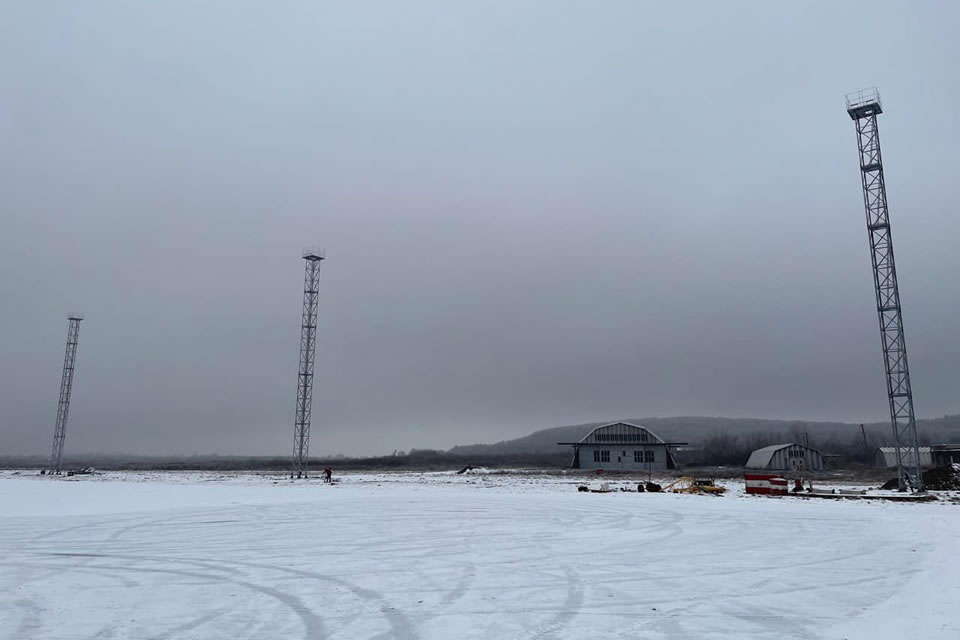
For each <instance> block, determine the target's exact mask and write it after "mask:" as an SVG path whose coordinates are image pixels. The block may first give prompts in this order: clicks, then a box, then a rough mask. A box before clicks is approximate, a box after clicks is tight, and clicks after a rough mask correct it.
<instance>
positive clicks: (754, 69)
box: [0, 1, 960, 454]
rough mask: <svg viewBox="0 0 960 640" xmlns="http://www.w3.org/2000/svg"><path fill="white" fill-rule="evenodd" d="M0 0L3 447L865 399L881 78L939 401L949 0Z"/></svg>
mask: <svg viewBox="0 0 960 640" xmlns="http://www.w3.org/2000/svg"><path fill="white" fill-rule="evenodd" d="M461 4H462V5H463V6H452V5H451V3H442V2H416V1H411V2H403V3H390V2H368V3H362V2H343V3H292V2H291V3H281V4H280V5H279V6H278V5H270V6H267V5H263V4H261V3H236V2H223V3H205V4H203V5H202V6H199V5H187V4H174V5H172V4H169V3H168V4H155V5H152V4H147V3H136V4H131V3H123V2H105V3H97V4H95V5H84V6H83V7H79V6H72V5H64V6H57V7H52V6H49V5H43V6H40V5H39V4H36V3H27V2H22V3H8V4H7V5H6V6H5V8H4V13H5V19H4V20H3V21H0V22H2V26H0V193H2V194H3V198H2V202H0V212H2V223H0V299H2V300H3V313H2V315H0V336H2V339H0V449H2V450H3V451H5V452H11V453H39V452H44V451H46V450H47V449H48V447H49V440H50V438H51V436H52V430H53V419H54V416H55V402H56V390H57V384H58V381H59V375H60V366H61V362H62V357H63V340H64V337H65V331H66V318H65V316H66V314H67V312H69V311H71V310H74V309H77V310H82V311H83V312H85V313H86V315H87V320H86V321H85V322H84V325H83V328H82V330H81V336H80V345H79V354H78V372H77V378H76V386H75V392H74V401H73V406H72V411H71V417H70V425H69V427H68V435H67V451H68V452H70V451H74V452H79V451H124V452H136V453H193V452H214V451H216V452H219V453H278V454H285V453H287V452H288V451H289V449H290V446H291V442H292V422H293V412H294V406H293V405H294V397H295V384H296V365H297V346H298V339H299V313H300V303H301V283H302V264H301V261H300V260H299V251H300V249H301V247H303V246H306V245H314V244H319V245H322V246H325V247H326V248H327V251H328V256H329V260H328V261H327V262H325V263H324V271H323V276H322V281H321V297H320V332H319V343H318V366H317V379H316V392H315V400H314V437H313V441H312V447H311V450H312V451H313V452H315V453H336V452H343V453H379V452H389V451H391V450H393V449H395V448H403V449H406V448H409V447H411V446H413V447H425V446H443V447H446V446H450V445H453V444H457V443H464V442H473V441H493V440H497V439H501V438H505V437H512V436H514V435H519V434H522V433H525V432H528V431H530V430H532V429H534V428H539V427H543V426H552V425H556V424H564V423H574V422H580V421H588V420H601V419H605V418H614V417H621V416H636V415H674V414H709V415H728V416H741V415H749V416H764V417H783V418H807V419H844V420H859V421H864V420H880V419H883V418H884V416H885V412H886V398H885V391H884V382H883V371H882V361H881V357H880V353H879V336H878V335H877V327H876V318H875V313H874V301H873V293H872V290H871V286H872V282H871V276H870V270H869V257H868V253H867V245H866V238H865V234H866V232H865V229H864V222H863V214H862V210H861V207H862V201H861V195H860V190H859V189H860V187H859V177H858V172H857V167H856V147H855V140H854V134H853V125H852V123H851V122H850V121H849V119H848V118H847V116H846V114H845V113H844V110H843V102H842V96H843V94H844V93H845V92H847V91H851V90H854V89H858V88H861V87H862V86H870V85H878V86H879V87H880V89H881V91H882V93H883V95H884V97H885V104H886V107H887V112H886V113H885V114H884V115H883V116H882V122H881V135H882V138H883V144H884V152H885V156H884V159H885V163H886V167H887V182H888V189H889V193H890V205H891V215H892V219H893V225H894V229H893V231H894V237H895V240H896V249H897V258H898V261H899V271H900V277H901V286H902V290H903V302H904V317H905V323H906V329H907V339H908V345H909V349H910V355H911V364H912V366H913V374H914V387H915V390H916V405H917V409H918V413H919V414H920V415H922V416H935V415H940V414H944V413H948V412H956V411H957V410H958V409H960V405H958V404H957V402H956V400H955V389H956V385H957V383H958V381H960V364H957V363H958V362H960V357H958V356H960V353H958V346H957V342H956V340H954V339H953V334H954V333H955V331H954V326H953V325H954V322H953V321H952V319H953V318H954V317H955V316H956V314H957V312H958V311H960V296H958V293H957V290H956V287H953V286H951V285H952V282H953V276H954V274H955V273H956V271H957V266H958V261H957V258H956V256H955V253H954V251H953V247H952V243H951V241H950V238H951V237H954V236H955V235H957V233H958V232H960V220H958V217H957V216H956V215H955V214H956V212H955V211H954V209H955V206H954V204H953V200H952V197H951V196H952V193H951V192H950V191H951V187H952V185H953V183H954V182H955V176H956V174H957V160H956V153H955V151H954V149H955V147H956V143H957V140H958V125H957V119H956V118H955V117H954V116H953V115H952V109H953V107H954V105H955V104H956V103H957V98H958V89H957V84H956V82H955V81H953V76H954V75H955V73H954V69H953V65H954V62H955V61H956V60H957V59H960V45H958V44H957V42H956V39H955V38H954V37H953V33H952V25H955V24H957V21H958V19H960V10H958V8H957V7H956V6H955V5H953V4H948V3H941V4H936V3H909V4H907V3H877V2H860V3H843V4H836V3H827V2H823V3H816V4H813V5H798V4H796V3H762V4H761V3H683V4H679V5H678V4H671V5H669V6H668V5H663V6H648V5H646V4H644V3H634V2H607V3H601V4H600V5H599V6H587V5H586V4H584V3H573V2H571V3H557V2H545V1H544V2H526V3H519V4H518V3H461Z"/></svg>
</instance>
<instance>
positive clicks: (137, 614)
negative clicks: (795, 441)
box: [0, 472, 960, 640]
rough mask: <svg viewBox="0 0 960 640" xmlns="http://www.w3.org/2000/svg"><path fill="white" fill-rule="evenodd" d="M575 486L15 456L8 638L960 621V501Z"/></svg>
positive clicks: (737, 629)
mask: <svg viewBox="0 0 960 640" xmlns="http://www.w3.org/2000/svg"><path fill="white" fill-rule="evenodd" d="M577 483H578V482H577V480H576V479H574V478H565V477H563V476H554V477H550V476H539V475H533V474H526V475H525V474H508V475H502V474H489V475H485V474H474V475H464V476H457V475H453V474H383V475H348V476H345V477H343V478H342V481H341V482H340V483H339V484H337V485H334V486H325V485H323V484H321V483H320V482H319V481H311V482H310V483H309V484H306V483H299V484H296V485H292V484H290V483H289V482H288V481H285V480H282V479H281V478H279V477H274V478H270V477H264V476H255V475H216V474H161V473H158V474H106V475H103V476H97V477H82V478H70V479H56V480H55V479H51V478H41V477H38V476H32V475H31V476H27V475H17V474H14V473H13V472H0V565H2V566H0V638H4V639H5V638H10V639H16V640H25V639H29V640H54V639H56V640H61V639H63V640H66V639H69V640H76V639H81V638H90V639H93V638H99V639H108V638H114V639H130V640H141V639H143V640H146V639H156V640H160V639H165V640H167V639H169V640H181V639H183V640H185V639H188V638H193V639H204V640H209V639H214V638H222V639H231V640H234V639H244V638H251V639H253V638H256V639H258V640H264V639H271V638H283V639H284V640H290V639H300V638H304V639H306V638H344V639H354V638H382V639H386V638H424V639H428V638H436V639H458V640H459V639H464V638H484V639H490V638H508V639H513V638H524V639H531V640H532V639H535V638H591V639H594V638H631V639H632V638H682V639H687V638H690V639H697V640H703V639H709V638H725V639H726V638H731V639H734V638H735V639H737V640H741V639H747V638H771V639H773V638H776V639H783V638H831V639H840V638H848V639H850V640H853V639H855V638H864V639H866V638H870V639H872V640H875V639H878V638H898V639H903V638H923V639H925V640H930V639H933V638H950V639H956V638H960V607H958V603H960V506H957V505H955V504H943V503H937V504H922V505H921V504H913V505H911V504H892V503H853V502H834V501H816V500H803V499H799V498H792V497H791V498H763V497H747V496H743V495H742V493H740V490H735V491H731V492H730V493H728V494H727V495H725V496H723V497H720V498H715V497H707V496H685V495H665V494H635V493H612V494H582V493H577V492H576V489H575V487H576V484H577ZM593 484H594V485H596V484H597V483H596V482H593ZM614 484H618V483H614ZM624 484H625V483H624ZM731 486H737V485H736V483H734V484H732V485H731Z"/></svg>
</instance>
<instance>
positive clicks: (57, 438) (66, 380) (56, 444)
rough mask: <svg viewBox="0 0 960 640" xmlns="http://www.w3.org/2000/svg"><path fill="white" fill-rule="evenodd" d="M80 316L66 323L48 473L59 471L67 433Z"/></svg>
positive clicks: (71, 318) (57, 472)
mask: <svg viewBox="0 0 960 640" xmlns="http://www.w3.org/2000/svg"><path fill="white" fill-rule="evenodd" d="M82 319H83V318H82V317H80V316H70V317H69V318H68V321H69V324H68V325H67V351H66V354H64V356H63V376H62V377H61V378H60V401H59V402H58V403H57V425H56V427H55V428H54V431H53V450H52V451H51V452H50V473H53V474H59V473H60V461H61V458H62V457H63V441H64V439H65V438H66V435H67V416H68V415H69V413H70V392H71V391H72V390H73V372H74V368H75V364H76V361H77V341H78V340H79V338H80V321H81V320H82Z"/></svg>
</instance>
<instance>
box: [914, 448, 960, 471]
mask: <svg viewBox="0 0 960 640" xmlns="http://www.w3.org/2000/svg"><path fill="white" fill-rule="evenodd" d="M921 457H922V455H921ZM930 457H931V460H932V462H933V465H934V466H937V467H949V466H951V465H954V464H960V444H935V445H933V446H932V447H930Z"/></svg>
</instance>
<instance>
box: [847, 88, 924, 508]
mask: <svg viewBox="0 0 960 640" xmlns="http://www.w3.org/2000/svg"><path fill="white" fill-rule="evenodd" d="M847 113H848V114H850V118H851V119H852V120H853V121H854V124H856V128H857V145H858V147H859V149H860V177H861V182H862V184H863V203H864V208H865V209H866V214H867V235H868V237H869V240H870V257H871V259H872V261H873V284H874V286H875V289H876V294H877V313H878V314H879V317H880V339H881V342H882V344H883V364H884V367H885V368H886V372H887V397H888V399H889V403H890V421H891V423H892V426H893V437H894V443H895V446H896V451H897V471H898V478H899V484H900V490H901V491H905V490H906V489H907V487H908V485H909V486H910V487H912V488H913V489H914V490H917V491H920V490H922V489H923V475H922V473H921V469H920V450H919V447H918V443H917V425H916V421H915V418H914V413H913V391H912V389H911V388H910V369H909V367H908V366H907V344H906V341H905V340H904V337H903V319H902V317H901V313H900V290H899V288H898V287H897V267H896V263H895V262H894V259H893V238H892V237H891V235H890V215H889V213H888V211H887V189H886V184H885V183H884V179H883V160H882V158H881V156H880V132H879V130H878V128H877V116H878V115H879V114H881V113H883V109H882V108H881V105H880V94H879V93H878V92H877V90H876V89H867V90H864V91H860V92H857V93H854V94H850V95H848V96H847Z"/></svg>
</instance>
